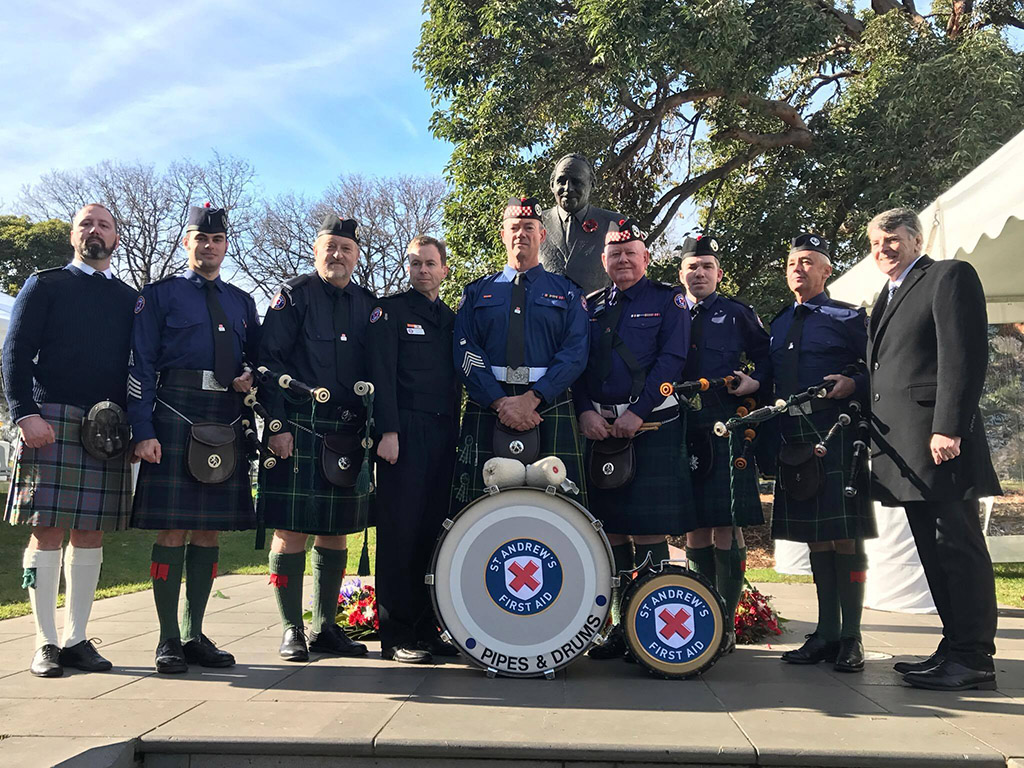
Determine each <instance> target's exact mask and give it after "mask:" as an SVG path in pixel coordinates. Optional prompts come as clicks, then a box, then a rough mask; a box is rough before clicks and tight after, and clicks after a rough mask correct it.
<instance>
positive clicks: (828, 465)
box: [772, 408, 878, 543]
mask: <svg viewBox="0 0 1024 768" xmlns="http://www.w3.org/2000/svg"><path fill="white" fill-rule="evenodd" d="M839 413H840V411H839V409H838V408H829V409H828V410H824V411H818V412H817V413H812V414H811V415H810V416H789V415H787V414H783V415H782V416H779V417H778V418H779V420H780V422H781V423H780V424H779V432H780V436H781V442H782V444H783V445H789V444H793V443H810V444H814V443H817V442H820V441H821V440H822V439H824V437H825V435H826V434H827V433H828V430H829V428H830V427H831V426H832V425H833V424H834V423H835V421H836V418H837V417H838V416H839ZM854 423H856V421H854ZM855 439H856V430H855V429H854V427H853V426H852V425H851V426H849V427H846V428H844V429H842V430H840V432H839V434H837V435H835V436H834V437H833V438H832V439H831V440H829V442H828V453H827V454H826V455H825V456H824V457H822V459H821V462H822V464H823V468H824V472H825V483H824V488H823V489H822V492H821V493H819V494H818V495H817V496H815V497H813V498H810V499H807V500H805V501H797V500H795V499H792V498H790V497H789V496H788V494H787V493H786V491H785V488H784V486H785V482H784V481H783V479H782V465H781V463H780V465H779V471H778V473H777V474H776V477H775V501H774V504H773V508H772V538H773V539H786V540H788V541H803V542H808V543H812V542H818V541H835V540H837V539H873V538H875V537H876V536H877V535H878V531H877V528H876V527H875V515H874V511H873V510H872V508H871V501H870V499H869V498H868V489H867V474H868V473H867V472H865V471H863V469H862V471H861V472H860V475H859V478H858V480H859V482H858V486H859V487H858V492H857V495H856V496H854V497H853V498H847V497H846V495H845V494H844V493H843V490H844V489H845V487H846V481H847V478H848V477H849V473H850V469H851V465H850V461H851V457H852V455H853V442H854V440H855Z"/></svg>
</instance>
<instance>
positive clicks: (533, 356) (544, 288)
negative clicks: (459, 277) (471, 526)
mask: <svg viewBox="0 0 1024 768" xmlns="http://www.w3.org/2000/svg"><path fill="white" fill-rule="evenodd" d="M541 213H542V211H541V207H540V203H539V202H538V201H537V200H536V199H535V198H532V197H513V198H512V199H510V200H509V201H508V203H507V205H506V206H505V210H504V214H503V217H502V218H503V221H502V228H501V240H502V242H503V243H504V244H505V250H506V252H507V254H508V264H507V265H506V266H505V268H504V269H503V270H502V271H501V272H498V273H497V274H495V275H489V276H488V277H482V278H480V279H478V280H475V281H473V282H472V283H470V284H469V285H467V286H466V288H465V290H464V291H463V292H462V299H461V300H460V302H459V311H458V315H457V316H456V319H455V336H454V341H453V349H454V357H455V365H456V366H457V367H458V368H460V369H461V371H462V377H463V380H464V382H465V385H466V392H467V394H468V395H469V402H468V403H467V404H466V411H465V414H464V415H463V419H462V431H461V433H460V435H459V443H458V458H457V460H456V465H455V478H454V481H453V487H452V506H453V510H454V511H458V509H459V508H460V507H462V506H463V505H465V504H468V503H469V502H471V501H473V499H475V498H477V497H478V496H480V495H481V494H482V493H483V492H484V485H483V477H482V474H481V471H482V469H483V465H484V462H486V461H487V459H489V458H490V457H491V456H492V455H493V450H494V444H493V437H494V432H495V430H496V429H497V430H499V435H501V434H509V435H510V436H511V439H510V440H509V441H508V442H507V444H508V445H509V447H511V448H512V452H513V453H514V452H515V450H516V449H519V450H522V446H523V445H524V442H526V441H523V440H520V439H518V438H516V437H515V435H516V434H517V433H519V432H529V431H531V430H533V429H534V428H537V429H539V451H538V452H537V453H538V455H539V456H547V455H555V456H558V457H559V458H561V459H562V460H563V461H564V462H565V465H566V474H567V475H568V477H569V479H570V480H572V481H573V482H575V483H576V484H577V485H579V486H580V489H581V492H580V498H581V499H583V500H585V491H584V490H583V486H582V482H583V455H582V450H581V449H582V446H581V441H580V436H579V430H578V428H577V423H576V412H575V409H574V408H573V405H572V399H571V397H570V395H569V387H570V386H571V385H572V383H573V382H575V381H576V379H578V378H579V377H580V374H582V373H583V369H584V368H585V367H586V365H587V348H588V346H589V338H588V329H587V312H586V302H585V299H584V298H583V296H582V293H581V291H580V288H579V287H578V286H577V285H576V284H575V283H573V282H572V281H571V280H569V279H568V278H566V277H563V276H562V275H554V274H551V273H550V272H547V271H546V270H545V269H544V267H543V266H541V264H540V259H539V252H540V247H541V244H542V243H543V242H544V240H545V238H546V237H547V232H546V230H545V229H544V225H543V223H542V221H541ZM499 425H500V426H499ZM502 428H504V430H503V429H502ZM519 456H521V457H522V458H529V459H530V461H533V458H532V457H528V456H523V455H522V454H519ZM527 463H529V462H527Z"/></svg>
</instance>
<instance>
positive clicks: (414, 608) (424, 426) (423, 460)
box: [376, 410, 458, 648]
mask: <svg viewBox="0 0 1024 768" xmlns="http://www.w3.org/2000/svg"><path fill="white" fill-rule="evenodd" d="M398 420H399V433H398V461H397V462H395V463H394V464H389V463H388V462H386V461H383V460H381V459H379V458H378V460H377V504H376V508H377V580H376V584H377V611H378V616H379V618H380V640H381V647H383V648H390V647H393V646H396V645H404V644H411V645H415V644H416V641H418V640H429V639H431V638H434V637H436V636H437V622H436V620H435V618H434V609H433V606H432V605H431V602H430V592H429V591H428V588H427V587H426V585H425V584H424V583H423V577H424V575H426V573H427V569H428V568H429V567H430V558H431V555H432V554H433V551H434V544H435V542H436V541H437V536H438V533H439V532H440V531H441V523H442V522H444V520H445V518H446V517H447V516H448V499H449V496H450V494H451V486H452V474H453V473H454V471H455V443H456V440H457V438H458V433H457V431H456V425H455V420H454V419H452V418H451V417H445V416H436V415H433V414H429V413H424V412H421V411H408V410H399V412H398Z"/></svg>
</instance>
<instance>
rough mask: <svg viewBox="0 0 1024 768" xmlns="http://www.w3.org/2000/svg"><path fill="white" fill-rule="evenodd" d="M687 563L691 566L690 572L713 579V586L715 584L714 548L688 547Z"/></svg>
mask: <svg viewBox="0 0 1024 768" xmlns="http://www.w3.org/2000/svg"><path fill="white" fill-rule="evenodd" d="M686 561H687V562H688V563H689V564H690V570H692V571H696V572H697V573H699V574H701V575H702V576H707V577H708V578H709V579H711V583H712V584H714V583H715V548H714V546H707V547H687V548H686Z"/></svg>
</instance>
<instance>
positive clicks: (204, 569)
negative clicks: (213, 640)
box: [181, 544, 220, 642]
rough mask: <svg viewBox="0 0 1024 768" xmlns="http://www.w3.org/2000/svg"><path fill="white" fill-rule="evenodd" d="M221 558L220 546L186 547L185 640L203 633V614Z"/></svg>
mask: <svg viewBox="0 0 1024 768" xmlns="http://www.w3.org/2000/svg"><path fill="white" fill-rule="evenodd" d="M219 558H220V547H197V546H196V545H195V544H189V545H188V546H187V547H185V615H184V616H183V617H182V620H181V638H182V640H184V641H185V642H188V641H189V640H195V639H196V638H198V637H199V635H201V634H202V633H203V616H204V615H205V614H206V603H207V602H209V600H210V591H211V590H212V589H213V580H214V579H215V578H217V560H218V559H219Z"/></svg>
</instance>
